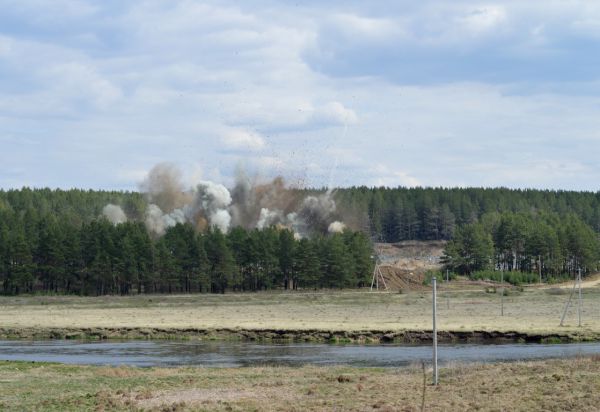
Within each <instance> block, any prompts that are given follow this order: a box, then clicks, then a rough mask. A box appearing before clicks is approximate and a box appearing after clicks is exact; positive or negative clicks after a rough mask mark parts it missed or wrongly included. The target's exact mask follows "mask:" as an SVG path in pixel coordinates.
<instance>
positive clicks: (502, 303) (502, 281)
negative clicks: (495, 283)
mask: <svg viewBox="0 0 600 412" xmlns="http://www.w3.org/2000/svg"><path fill="white" fill-rule="evenodd" d="M500 316H504V268H502V269H501V270H500Z"/></svg>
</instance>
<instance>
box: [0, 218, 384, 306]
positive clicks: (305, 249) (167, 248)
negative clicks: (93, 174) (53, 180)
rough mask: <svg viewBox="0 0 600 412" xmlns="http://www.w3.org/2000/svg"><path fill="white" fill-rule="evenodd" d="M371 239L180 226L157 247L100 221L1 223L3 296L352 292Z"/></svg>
mask: <svg viewBox="0 0 600 412" xmlns="http://www.w3.org/2000/svg"><path fill="white" fill-rule="evenodd" d="M372 264H373V263H372V258H371V245H370V242H369V239H368V237H367V236H366V235H364V234H363V233H360V232H351V231H346V232H344V233H342V234H334V235H328V236H320V237H314V238H311V239H296V238H295V237H294V234H293V233H292V232H290V231H289V230H279V229H277V228H274V227H273V228H269V229H264V230H260V231H259V230H252V231H247V230H244V229H241V228H235V229H233V230H232V231H230V232H229V233H228V234H223V233H221V232H220V231H218V230H209V231H207V232H205V233H197V232H196V231H195V230H194V229H193V228H192V227H191V226H190V225H188V224H185V225H184V224H178V225H177V226H175V227H172V228H170V229H169V230H168V231H167V233H166V234H165V235H164V236H163V237H161V238H159V239H153V238H151V236H150V235H149V234H148V232H147V230H146V228H145V227H144V225H143V224H142V223H139V222H127V223H122V224H118V225H116V226H115V225H113V224H111V223H110V222H108V221H107V220H105V219H102V218H100V219H94V220H92V221H91V222H89V223H83V224H82V225H81V226H79V227H78V226H74V225H71V224H68V223H67V222H65V221H61V220H59V219H57V218H56V217H54V216H52V215H47V216H44V217H41V218H36V219H34V218H33V216H32V215H30V214H27V213H16V214H13V215H10V214H9V213H6V212H4V213H0V282H1V285H2V291H3V292H4V293H5V294H20V293H35V292H44V293H61V294H81V295H104V294H123V295H126V294H132V293H195V292H213V293H224V292H225V291H227V290H234V291H258V290H269V289H274V288H290V289H297V288H325V287H327V288H342V287H344V288H346V287H357V286H362V285H364V284H365V283H366V282H367V281H368V279H370V274H371V272H372Z"/></svg>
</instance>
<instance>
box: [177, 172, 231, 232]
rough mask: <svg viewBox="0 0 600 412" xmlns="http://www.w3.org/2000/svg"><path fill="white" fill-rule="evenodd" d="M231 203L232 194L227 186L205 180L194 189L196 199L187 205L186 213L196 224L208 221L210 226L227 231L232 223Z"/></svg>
mask: <svg viewBox="0 0 600 412" xmlns="http://www.w3.org/2000/svg"><path fill="white" fill-rule="evenodd" d="M229 205H231V194H230V193H229V190H227V188H226V187H225V186H223V185H221V184H218V183H213V182H209V181H203V182H200V183H199V184H198V185H197V186H196V188H195V189H194V200H193V202H192V203H191V204H190V205H189V206H188V207H187V209H186V212H187V213H186V215H187V218H188V220H189V221H190V222H196V226H198V222H202V223H204V222H207V223H208V224H209V225H210V226H214V227H216V228H218V229H220V230H221V231H222V232H227V231H229V226H230V224H231V215H230V214H229V210H228V207H229ZM199 229H203V228H202V227H200V228H199Z"/></svg>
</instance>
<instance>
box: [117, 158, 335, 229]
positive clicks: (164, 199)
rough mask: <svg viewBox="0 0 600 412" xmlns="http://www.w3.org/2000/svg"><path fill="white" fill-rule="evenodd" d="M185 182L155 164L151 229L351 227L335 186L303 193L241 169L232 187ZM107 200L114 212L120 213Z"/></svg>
mask: <svg viewBox="0 0 600 412" xmlns="http://www.w3.org/2000/svg"><path fill="white" fill-rule="evenodd" d="M184 187H185V186H184V184H183V183H182V181H181V172H180V171H179V170H178V169H177V168H176V167H175V166H173V165H171V164H168V163H161V164H159V165H157V166H155V167H154V168H153V169H152V170H151V171H150V172H149V174H148V177H147V178H146V179H145V180H144V181H143V182H142V183H141V185H140V189H141V190H142V191H143V192H144V194H145V196H146V199H147V200H148V206H147V209H146V215H145V224H146V227H147V228H148V230H149V231H150V232H151V233H154V234H155V235H156V236H162V235H163V234H164V233H165V232H166V231H167V229H168V228H169V227H172V226H175V225H176V224H177V223H186V222H187V223H190V224H192V225H193V226H194V227H195V228H196V229H197V230H198V231H203V230H205V229H207V228H208V227H214V228H217V229H219V230H221V231H222V232H227V231H229V230H230V228H231V227H236V226H240V227H243V228H245V229H265V228H268V227H272V226H277V227H285V228H288V229H290V230H292V231H293V232H294V234H295V236H296V237H310V236H312V235H314V234H317V233H321V234H327V233H338V232H342V231H343V230H344V228H345V227H346V226H345V224H344V223H342V222H341V221H339V220H338V218H339V216H337V215H336V212H337V208H336V203H335V200H334V198H333V192H332V191H327V192H325V193H321V194H317V195H310V196H306V197H302V196H301V192H300V191H297V190H292V189H290V188H288V187H286V185H285V182H284V180H283V178H281V177H278V178H276V179H274V180H272V181H271V182H268V183H264V182H259V181H258V179H251V178H249V177H248V176H247V175H246V174H245V173H244V172H243V171H241V170H239V171H238V173H237V176H236V181H235V185H234V187H233V188H232V190H231V191H229V190H228V189H227V188H226V187H225V186H223V185H222V184H219V183H215V182H211V181H200V182H198V184H196V186H195V187H193V188H191V189H189V190H185V189H184ZM108 206H109V205H107V208H108V209H107V210H108V211H110V212H111V216H120V215H119V214H118V213H116V211H115V209H114V208H113V207H110V208H109V207H108ZM110 206H114V205H110Z"/></svg>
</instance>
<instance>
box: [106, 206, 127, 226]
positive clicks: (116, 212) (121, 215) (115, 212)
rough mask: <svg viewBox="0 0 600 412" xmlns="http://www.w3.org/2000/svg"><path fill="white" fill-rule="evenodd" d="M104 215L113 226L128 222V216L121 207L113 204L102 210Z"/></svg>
mask: <svg viewBox="0 0 600 412" xmlns="http://www.w3.org/2000/svg"><path fill="white" fill-rule="evenodd" d="M102 215H103V216H104V217H106V218H107V219H108V221H109V222H111V223H112V224H113V225H118V224H120V223H125V222H127V215H125V212H123V209H121V206H118V205H113V204H112V203H109V204H107V205H106V206H104V208H103V209H102Z"/></svg>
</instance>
